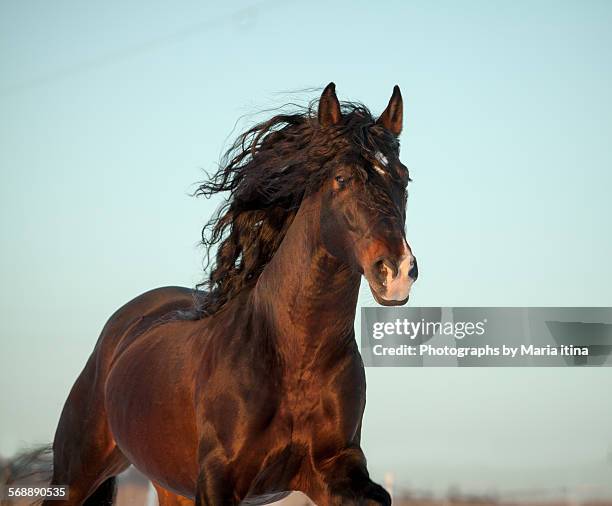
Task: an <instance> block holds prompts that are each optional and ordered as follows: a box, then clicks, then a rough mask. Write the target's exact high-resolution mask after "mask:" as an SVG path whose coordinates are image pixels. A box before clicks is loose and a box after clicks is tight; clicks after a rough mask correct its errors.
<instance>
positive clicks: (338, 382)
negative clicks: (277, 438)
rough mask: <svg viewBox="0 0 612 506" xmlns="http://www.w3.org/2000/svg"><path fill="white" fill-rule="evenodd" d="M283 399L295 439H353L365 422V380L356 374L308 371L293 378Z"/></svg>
mask: <svg viewBox="0 0 612 506" xmlns="http://www.w3.org/2000/svg"><path fill="white" fill-rule="evenodd" d="M292 379H293V381H291V382H289V384H288V385H287V387H286V389H285V395H284V397H283V400H282V403H281V405H282V410H281V411H282V415H283V416H282V418H283V419H284V421H285V422H287V423H289V424H290V425H291V430H292V437H293V438H294V439H308V440H311V441H316V442H319V443H323V444H324V441H326V440H327V439H331V440H336V441H345V442H348V441H351V440H352V439H353V438H354V437H355V434H356V432H357V430H358V427H359V426H360V424H361V418H362V415H363V407H364V400H365V382H364V381H361V377H360V376H359V375H357V377H355V375H353V374H339V375H336V376H332V375H329V374H328V375H325V374H322V373H321V372H319V371H316V370H314V371H304V372H302V373H301V374H300V375H299V376H298V377H296V378H292Z"/></svg>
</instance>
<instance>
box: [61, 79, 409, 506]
mask: <svg viewBox="0 0 612 506" xmlns="http://www.w3.org/2000/svg"><path fill="white" fill-rule="evenodd" d="M396 90H397V89H396ZM397 94H399V90H397ZM397 100H398V99H397V96H396V92H394V97H392V101H391V102H390V105H389V108H391V109H392V111H391V112H393V113H394V114H395V115H396V113H397V110H396V109H397ZM399 100H400V101H401V96H400V97H399ZM392 106H393V107H392ZM329 108H331V110H327V109H329ZM389 108H388V109H387V111H385V113H383V115H382V116H381V118H383V119H385V118H386V119H385V121H386V122H387V123H385V124H384V125H383V126H384V127H385V128H386V129H391V132H392V133H394V135H397V134H398V133H399V130H397V128H396V127H397V125H395V127H394V123H393V121H392V120H393V119H395V121H397V118H396V117H395V116H393V115H391V119H389V114H390V113H388V110H389ZM400 111H401V104H400ZM385 115H386V116H385ZM358 119H359V118H358ZM341 120H342V115H341V111H340V105H339V103H338V101H337V98H335V93H333V87H332V88H331V92H330V87H329V86H328V88H327V89H326V91H325V92H324V94H323V96H322V98H321V102H320V105H319V123H320V124H321V125H322V126H326V127H328V126H329V123H330V122H331V125H332V126H333V125H334V124H338V122H340V121H341ZM366 120H367V118H366ZM308 121H310V120H308ZM359 128H361V127H359ZM393 128H395V129H396V130H397V132H394V131H393ZM400 129H401V123H400ZM360 131H361V130H360ZM381 132H382V134H380V135H382V136H383V137H384V136H385V135H387V134H386V133H385V132H386V130H385V131H383V130H381ZM275 134H276V133H274V134H270V135H272V136H273V135H275ZM384 138H387V137H384ZM342 142H344V141H342ZM359 149H362V146H360V147H359ZM389 156H391V155H389ZM353 157H354V155H353V154H352V152H351V157H350V158H347V159H342V161H341V162H338V163H337V164H334V170H338V171H339V172H337V174H336V176H335V177H334V178H331V179H330V180H327V182H326V183H325V184H323V185H320V186H318V187H317V188H316V189H315V190H313V191H310V192H306V193H304V192H303V190H302V193H303V195H301V196H300V199H299V208H298V209H297V210H296V211H295V213H292V214H291V215H290V217H289V218H285V221H284V222H283V223H282V227H284V228H283V234H282V241H280V243H279V244H278V245H276V246H275V248H274V251H273V255H272V256H271V257H270V258H268V259H267V260H266V261H265V265H263V268H262V269H261V272H259V273H258V275H257V276H244V277H243V279H245V280H247V281H248V280H250V279H251V280H252V281H248V283H247V284H246V286H244V287H243V288H242V289H240V290H237V291H236V292H237V293H235V294H234V295H233V296H232V297H231V298H229V299H228V300H226V301H224V303H223V304H221V305H220V306H219V307H216V308H215V310H214V311H212V312H211V314H206V315H199V316H197V317H193V315H194V313H193V312H191V313H190V310H192V309H193V307H194V306H193V302H194V299H196V300H197V297H198V296H200V294H199V293H198V292H194V291H192V290H189V289H186V288H179V287H168V288H162V289H157V290H153V291H150V292H147V293H145V294H143V295H141V296H140V297H137V298H136V299H134V300H133V301H131V302H129V303H128V304H126V305H125V306H124V307H122V308H121V309H120V310H118V311H117V312H116V313H115V314H114V315H113V316H112V317H111V319H110V320H109V322H108V323H107V324H106V326H105V328H104V330H103V332H102V334H101V336H100V338H99V340H98V343H97V345H96V347H95V349H94V352H93V354H92V356H91V357H90V359H89V361H88V363H87V364H86V366H85V369H84V370H83V372H82V373H81V375H80V377H79V378H78V379H77V382H76V383H75V385H74V387H73V389H72V391H71V393H70V396H69V398H68V400H67V402H66V405H65V407H64V410H63V412H62V416H61V419H60V423H59V426H58V429H57V432H56V437H55V441H54V477H53V483H56V484H64V485H65V484H67V485H70V487H71V495H70V498H69V501H68V502H67V504H75V505H77V504H83V503H85V504H109V501H111V500H112V496H110V495H109V494H112V486H107V485H104V484H105V483H107V482H108V480H109V479H112V477H114V476H115V475H116V474H117V473H119V472H121V471H122V470H123V469H125V468H126V467H127V466H128V465H129V464H130V463H131V464H134V465H135V466H136V467H138V468H139V469H140V470H141V471H142V472H144V473H145V474H146V475H147V476H148V477H149V478H150V479H151V480H152V481H153V482H154V484H155V486H156V488H157V490H158V491H165V492H163V493H160V494H158V495H159V497H160V501H162V502H163V503H164V504H168V505H169V504H184V499H180V498H179V496H182V497H186V498H189V499H193V500H194V501H195V503H196V504H197V505H202V506H203V505H212V506H224V505H232V504H234V505H235V504H238V503H239V502H240V501H241V500H242V499H244V498H245V497H247V496H253V495H256V494H269V493H274V492H278V491H282V490H299V491H302V492H304V493H305V494H307V495H308V496H309V497H310V498H311V499H312V500H313V501H314V502H315V503H317V504H319V505H320V506H326V505H334V504H366V503H367V504H385V505H387V504H390V498H389V496H388V494H387V493H386V492H385V491H384V490H383V489H382V487H380V486H379V485H377V484H375V483H374V482H373V481H372V480H371V479H370V478H369V475H368V471H367V467H366V460H365V456H364V454H363V452H362V450H361V448H360V439H361V424H362V417H363V412H364V408H365V374H364V368H363V363H362V361H361V356H360V354H359V351H358V349H357V344H356V341H355V336H354V330H353V326H354V319H355V311H356V306H357V296H358V291H359V285H360V280H361V276H362V274H365V276H366V278H367V279H368V282H369V284H370V286H371V288H372V291H373V293H374V294H375V297H376V298H377V300H379V301H381V303H386V304H390V305H391V304H393V305H395V304H400V303H404V302H405V301H406V300H407V295H408V290H409V288H410V285H411V284H412V282H413V281H414V279H416V263H415V261H414V258H413V257H412V254H411V252H410V249H409V247H408V245H407V243H406V241H405V238H404V231H403V220H405V214H404V211H403V207H402V205H401V202H399V204H393V202H398V201H397V198H396V197H397V195H400V196H401V195H403V193H402V191H401V188H400V187H399V186H398V187H397V188H396V187H395V186H394V184H395V182H394V181H393V180H390V181H386V180H383V181H380V182H379V184H380V185H381V187H382V188H383V189H384V191H385V192H386V193H379V194H378V195H382V197H381V198H385V199H387V198H388V200H389V202H391V204H389V205H392V206H395V205H397V207H393V209H392V212H383V213H379V214H377V215H376V219H375V220H370V221H368V220H365V218H364V216H365V214H366V213H370V212H371V209H370V208H369V207H368V206H367V205H364V204H359V205H357V204H355V201H354V200H351V198H350V196H351V194H350V193H349V191H348V190H347V189H346V185H347V184H348V183H346V180H347V179H349V178H353V177H354V178H357V175H355V176H352V175H350V172H348V171H349V170H352V169H349V168H350V167H352V165H351V164H353V163H354V162H353V161H352V160H353ZM347 160H350V161H347ZM361 163H363V162H361ZM396 163H399V162H396ZM347 167H349V168H347ZM282 170H283V171H284V170H285V169H282ZM376 170H379V169H376ZM390 173H391V171H390ZM356 174H357V173H356ZM359 174H361V176H360V177H365V172H360V173H359ZM372 174H374V172H372ZM394 174H395V172H393V173H391V174H390V175H394ZM397 174H399V176H398V177H399V179H401V178H405V179H406V180H407V171H406V172H405V174H404V172H402V167H401V166H399V165H397ZM374 177H375V176H374ZM365 182H366V179H363V182H362V183H360V184H365ZM354 184H355V185H357V179H355V183H354ZM398 188H399V189H398ZM294 191H295V190H294ZM393 192H396V193H393ZM394 199H395V200H394ZM378 204H380V203H379V202H377V203H376V204H374V207H375V206H376V205H378ZM249 212H250V211H249ZM257 217H258V218H257V220H256V221H255V222H254V223H253V225H252V227H253V229H254V230H255V232H253V231H252V230H251V234H255V236H256V237H272V236H273V234H272V232H274V233H278V227H277V228H275V229H274V228H273V227H272V225H273V224H274V222H272V221H271V222H270V223H263V224H262V222H261V220H259V215H257ZM360 220H361V223H360ZM341 224H343V225H342V227H340V225H341ZM381 224H384V226H381ZM268 225H269V226H270V228H271V229H272V231H270V230H268V229H265V227H267V226H268ZM248 232H249V231H243V232H242V234H241V235H239V236H235V237H234V236H230V239H229V240H228V241H229V242H227V243H224V244H222V245H221V246H220V253H219V255H220V256H219V258H221V260H223V261H224V262H225V257H224V256H223V255H226V254H227V251H228V250H231V248H230V247H232V248H233V247H235V246H236V244H238V243H239V240H240V239H241V238H242V239H244V237H250V236H249V234H248ZM257 234H260V236H257ZM255 246H256V247H255V250H254V251H251V250H249V248H251V247H252V245H250V244H247V243H246V241H245V242H244V243H240V244H239V248H238V247H236V248H235V251H237V252H238V253H235V254H234V256H231V258H230V261H229V262H226V263H227V264H228V265H229V266H230V267H229V268H228V269H226V271H224V272H230V280H232V279H233V278H231V276H238V275H239V276H243V273H244V271H245V269H246V267H244V265H246V262H248V258H246V260H245V259H244V257H247V256H248V255H253V256H254V257H257V255H260V256H261V255H262V249H264V246H265V242H261V241H260V242H259V243H257V244H256V245H255ZM236 255H238V256H236ZM240 262H242V263H240ZM239 263H240V265H239ZM260 263H261V261H260ZM408 264H409V265H408ZM413 264H414V265H413ZM235 265H238V267H235ZM406 266H408V267H406ZM232 269H236V270H235V273H234V274H232ZM216 282H217V283H219V284H220V286H228V285H227V279H225V278H223V277H221V276H218V277H217V278H216ZM224 283H225V284H224ZM385 294H386V295H387V296H389V297H391V296H392V297H394V298H393V299H385ZM390 294H391V295H390ZM196 307H197V305H196ZM188 314H190V315H191V317H186V315H188ZM368 501H371V502H368Z"/></svg>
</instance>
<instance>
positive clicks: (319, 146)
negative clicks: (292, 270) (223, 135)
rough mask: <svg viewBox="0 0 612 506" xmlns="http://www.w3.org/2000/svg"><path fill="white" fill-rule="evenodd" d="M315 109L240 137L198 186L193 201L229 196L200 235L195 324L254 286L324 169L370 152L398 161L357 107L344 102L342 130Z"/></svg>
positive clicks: (391, 142) (394, 148)
mask: <svg viewBox="0 0 612 506" xmlns="http://www.w3.org/2000/svg"><path fill="white" fill-rule="evenodd" d="M315 105H316V103H315V102H313V103H311V104H310V105H309V106H308V107H306V108H303V109H302V110H298V111H297V112H294V113H291V114H278V115H276V116H274V117H272V118H270V119H269V120H267V121H264V122H261V123H259V124H257V125H255V126H254V127H252V128H250V129H249V130H247V131H246V132H244V133H243V134H241V135H240V136H239V137H238V138H237V139H236V141H235V142H234V143H233V145H232V146H231V147H230V148H229V149H228V151H227V152H226V153H225V155H224V157H223V158H222V161H221V164H220V167H219V169H218V171H217V172H216V173H215V174H214V175H212V176H211V177H210V178H209V179H208V180H207V181H205V182H203V183H202V184H201V185H200V186H199V187H198V189H197V191H196V193H195V194H196V195H197V196H205V197H210V196H213V195H215V194H217V193H222V192H228V193H229V195H228V196H227V197H226V200H225V203H224V204H223V205H222V207H221V208H220V209H219V210H218V211H217V212H216V213H215V215H214V216H213V217H212V219H211V220H210V221H209V222H208V223H207V224H206V225H205V226H204V228H203V230H202V244H203V245H204V247H205V248H206V249H207V261H206V265H205V270H207V271H208V276H207V279H206V280H205V281H203V282H202V283H200V284H199V285H198V286H197V296H196V305H195V306H196V307H195V314H194V315H193V316H194V317H196V318H201V317H204V316H208V315H211V314H213V313H215V312H216V311H218V310H219V309H220V308H221V307H222V306H223V305H224V304H225V303H226V302H227V301H228V300H230V299H231V298H232V297H234V296H235V295H236V294H237V293H238V292H240V291H241V290H243V289H244V288H245V287H248V286H251V285H252V284H253V283H254V282H255V281H256V280H257V278H258V277H259V275H260V274H261V272H262V271H263V269H264V267H265V266H266V264H267V263H268V262H269V261H270V260H271V258H272V256H273V255H274V253H275V252H276V250H277V249H278V247H279V246H280V243H281V241H282V240H283V237H284V236H285V233H286V231H287V229H288V227H289V226H290V225H291V222H292V220H293V218H294V216H295V213H296V212H297V210H298V208H299V206H300V203H301V202H302V199H303V197H304V195H307V194H308V193H309V192H311V191H313V190H314V191H316V190H317V189H318V188H319V186H320V185H321V183H322V181H323V180H324V179H325V178H326V177H327V176H328V171H329V166H330V162H333V161H335V160H341V159H345V158H347V157H349V156H351V155H353V156H354V155H361V156H363V157H364V158H365V159H367V160H374V157H375V156H376V153H382V154H383V155H385V156H386V157H389V158H390V157H392V156H393V157H394V158H396V157H397V152H398V148H399V145H398V141H397V139H396V137H394V136H393V135H391V134H390V133H389V132H388V131H387V130H386V129H385V128H383V127H382V126H380V125H377V124H376V120H375V118H374V117H373V116H372V114H371V113H370V111H369V110H368V108H366V107H365V106H363V105H362V104H359V103H353V102H343V103H342V117H343V120H342V122H341V124H339V125H334V126H330V127H326V128H322V127H321V126H320V124H319V122H318V120H317V112H316V107H315ZM215 246H216V248H217V249H216V254H215V257H214V260H211V258H210V255H211V252H212V250H213V247H215Z"/></svg>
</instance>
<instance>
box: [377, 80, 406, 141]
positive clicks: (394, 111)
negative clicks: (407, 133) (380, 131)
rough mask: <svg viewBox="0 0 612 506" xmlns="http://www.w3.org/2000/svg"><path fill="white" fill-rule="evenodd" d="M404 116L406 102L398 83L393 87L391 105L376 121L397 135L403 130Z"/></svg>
mask: <svg viewBox="0 0 612 506" xmlns="http://www.w3.org/2000/svg"><path fill="white" fill-rule="evenodd" d="M403 116H404V102H403V100H402V93H401V92H400V89H399V86H398V85H397V84H396V85H395V86H394V88H393V95H391V99H390V100H389V105H388V106H387V108H386V109H385V110H384V112H383V113H382V114H381V115H380V118H378V120H377V121H376V123H378V124H379V125H382V126H384V127H385V128H386V129H387V130H389V131H390V132H391V133H392V134H393V135H395V136H396V137H397V136H398V135H399V134H400V133H401V132H402V122H403Z"/></svg>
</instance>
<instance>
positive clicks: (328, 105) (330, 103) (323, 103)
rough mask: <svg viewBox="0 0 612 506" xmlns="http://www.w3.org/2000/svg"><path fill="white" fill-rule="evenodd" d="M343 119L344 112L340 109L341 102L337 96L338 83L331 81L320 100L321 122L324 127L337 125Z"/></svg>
mask: <svg viewBox="0 0 612 506" xmlns="http://www.w3.org/2000/svg"><path fill="white" fill-rule="evenodd" d="M341 119H342V112H341V111H340V102H338V97H337V96H336V85H335V84H334V83H329V84H328V85H327V86H326V87H325V89H324V90H323V93H322V94H321V99H320V100H319V124H320V125H321V126H322V127H328V126H331V125H337V124H338V123H340V120H341Z"/></svg>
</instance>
